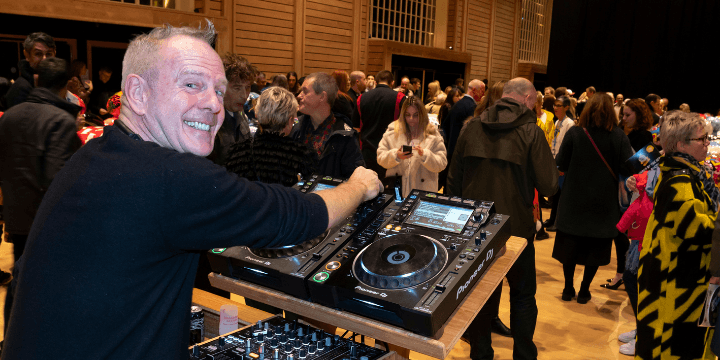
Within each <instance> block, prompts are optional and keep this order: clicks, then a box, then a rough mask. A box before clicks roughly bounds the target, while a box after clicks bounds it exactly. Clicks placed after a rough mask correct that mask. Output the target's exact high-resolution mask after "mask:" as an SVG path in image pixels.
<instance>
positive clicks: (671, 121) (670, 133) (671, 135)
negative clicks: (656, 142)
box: [660, 110, 705, 154]
mask: <svg viewBox="0 0 720 360" xmlns="http://www.w3.org/2000/svg"><path fill="white" fill-rule="evenodd" d="M704 128H705V121H704V120H703V119H702V118H701V117H700V115H698V114H697V113H686V112H684V111H682V110H673V111H668V112H667V113H666V114H665V116H663V123H662V126H661V127H660V143H661V144H662V147H663V150H665V153H666V154H671V153H673V152H676V151H678V149H677V143H678V142H679V141H682V142H684V143H686V144H687V143H690V140H689V139H691V138H694V137H695V132H696V131H698V129H704Z"/></svg>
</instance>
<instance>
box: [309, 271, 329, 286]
mask: <svg viewBox="0 0 720 360" xmlns="http://www.w3.org/2000/svg"><path fill="white" fill-rule="evenodd" d="M329 277H330V273H328V272H325V271H321V272H319V273H317V274H315V276H313V280H315V281H316V282H319V283H321V282H323V281H325V280H327V279H328V278H329Z"/></svg>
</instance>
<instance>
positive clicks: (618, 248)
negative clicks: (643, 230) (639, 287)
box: [613, 231, 637, 297]
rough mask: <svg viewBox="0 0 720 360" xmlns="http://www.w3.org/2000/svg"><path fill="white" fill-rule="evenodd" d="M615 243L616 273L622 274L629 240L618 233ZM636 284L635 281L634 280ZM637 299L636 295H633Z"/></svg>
mask: <svg viewBox="0 0 720 360" xmlns="http://www.w3.org/2000/svg"><path fill="white" fill-rule="evenodd" d="M613 242H614V243H615V255H616V256H617V273H618V274H622V273H623V272H625V255H626V254H627V251H628V249H629V248H630V240H628V237H627V235H625V234H624V233H621V232H619V231H618V234H617V236H616V237H615V239H613ZM635 282H637V279H635ZM635 296H636V297H637V294H635Z"/></svg>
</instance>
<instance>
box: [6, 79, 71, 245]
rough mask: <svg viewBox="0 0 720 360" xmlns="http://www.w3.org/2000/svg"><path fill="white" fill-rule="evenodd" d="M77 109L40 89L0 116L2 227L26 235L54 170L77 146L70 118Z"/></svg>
mask: <svg viewBox="0 0 720 360" xmlns="http://www.w3.org/2000/svg"><path fill="white" fill-rule="evenodd" d="M78 112H80V107H79V106H77V105H74V104H71V103H69V102H66V101H65V100H63V99H61V98H60V97H59V96H57V95H56V94H54V93H53V92H51V91H50V90H48V89H46V88H35V89H33V90H32V92H31V93H30V95H29V96H28V97H27V100H26V101H25V102H23V103H21V104H19V105H17V106H14V107H12V108H11V109H9V110H8V111H7V112H5V114H4V115H3V117H2V118H0V186H2V189H3V196H4V200H3V201H4V204H3V205H4V207H3V212H4V214H3V215H4V217H5V230H6V231H7V232H9V233H11V234H17V235H27V234H28V233H29V232H30V226H31V225H32V222H33V219H34V218H35V213H36V212H37V209H38V207H39V206H40V201H41V200H42V198H43V196H44V195H45V192H46V191H47V189H48V187H49V186H50V183H51V182H52V180H53V178H54V177H55V174H57V172H58V171H60V169H61V168H62V167H63V165H65V162H66V161H67V160H68V159H70V156H72V154H74V153H75V151H77V149H79V148H80V138H78V136H77V127H76V125H75V118H76V116H77V114H78Z"/></svg>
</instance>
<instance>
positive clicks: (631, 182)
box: [625, 176, 637, 191]
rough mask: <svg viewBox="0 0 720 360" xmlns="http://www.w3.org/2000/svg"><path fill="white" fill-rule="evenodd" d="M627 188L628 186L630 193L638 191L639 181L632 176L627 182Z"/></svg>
mask: <svg viewBox="0 0 720 360" xmlns="http://www.w3.org/2000/svg"><path fill="white" fill-rule="evenodd" d="M625 186H627V188H628V189H630V191H637V179H635V177H634V176H631V177H629V178H627V180H625Z"/></svg>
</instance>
